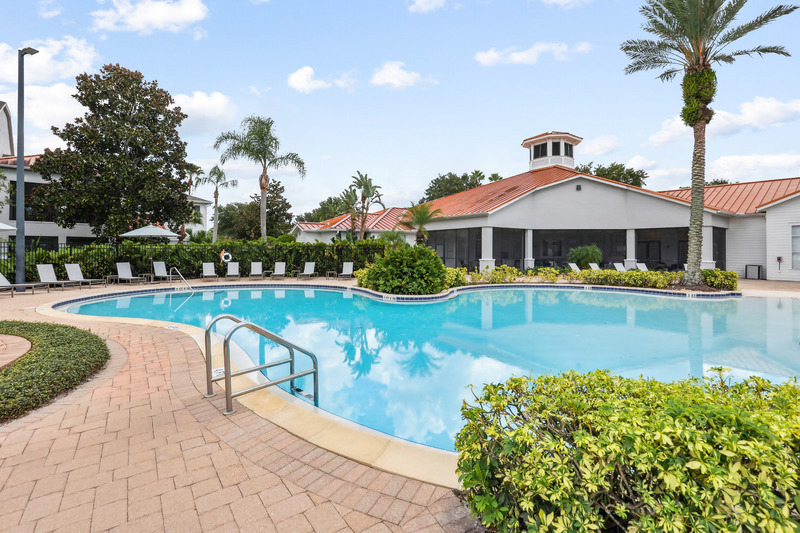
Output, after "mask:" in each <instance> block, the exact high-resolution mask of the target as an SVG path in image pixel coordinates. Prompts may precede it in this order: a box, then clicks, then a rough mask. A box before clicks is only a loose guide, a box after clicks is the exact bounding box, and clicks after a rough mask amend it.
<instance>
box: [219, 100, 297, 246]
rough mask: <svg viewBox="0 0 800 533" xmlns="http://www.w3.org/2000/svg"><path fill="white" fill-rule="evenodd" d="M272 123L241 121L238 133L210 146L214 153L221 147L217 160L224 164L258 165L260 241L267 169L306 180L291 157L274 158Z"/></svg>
mask: <svg viewBox="0 0 800 533" xmlns="http://www.w3.org/2000/svg"><path fill="white" fill-rule="evenodd" d="M274 126H275V122H274V121H273V120H272V119H271V118H268V117H267V118H265V117H260V116H257V115H252V116H250V117H247V118H246V119H244V120H243V121H242V130H243V131H242V132H241V133H239V132H235V131H228V132H225V133H221V134H220V135H219V137H217V140H216V141H215V142H214V149H215V150H219V149H220V147H221V146H223V145H225V151H224V152H222V155H221V156H220V158H219V160H220V163H222V164H225V162H226V161H227V160H228V159H240V158H243V159H247V160H249V161H252V162H254V163H257V164H259V165H261V176H260V177H259V179H258V186H259V187H260V188H261V238H262V239H266V237H267V188H268V187H269V173H268V171H269V169H271V168H275V169H277V168H282V167H286V166H293V167H294V168H295V169H297V172H299V173H300V178H301V179H302V178H304V177H305V176H306V165H305V163H304V162H303V160H302V159H301V158H300V156H299V155H297V154H295V153H293V152H292V153H289V154H283V155H278V151H279V150H280V146H281V143H280V141H279V140H278V138H277V137H276V136H275V127H274Z"/></svg>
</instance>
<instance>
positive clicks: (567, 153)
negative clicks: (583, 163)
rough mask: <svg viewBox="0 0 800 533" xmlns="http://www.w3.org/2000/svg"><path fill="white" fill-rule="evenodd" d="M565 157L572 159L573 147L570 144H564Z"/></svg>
mask: <svg viewBox="0 0 800 533" xmlns="http://www.w3.org/2000/svg"><path fill="white" fill-rule="evenodd" d="M564 155H565V156H567V157H572V145H571V144H570V143H564Z"/></svg>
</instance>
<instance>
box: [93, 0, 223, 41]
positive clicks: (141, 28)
mask: <svg viewBox="0 0 800 533" xmlns="http://www.w3.org/2000/svg"><path fill="white" fill-rule="evenodd" d="M111 3H112V4H113V7H112V8H111V9H104V10H99V11H93V12H92V13H91V15H92V17H94V25H93V27H92V29H94V30H97V31H134V32H138V33H140V34H143V35H146V34H149V33H152V32H154V31H170V32H179V31H183V30H184V29H186V28H188V27H189V26H191V25H193V24H196V23H197V22H200V21H201V20H203V19H204V18H206V15H208V7H207V6H206V5H205V4H204V3H203V0H111ZM195 35H197V34H196V33H195Z"/></svg>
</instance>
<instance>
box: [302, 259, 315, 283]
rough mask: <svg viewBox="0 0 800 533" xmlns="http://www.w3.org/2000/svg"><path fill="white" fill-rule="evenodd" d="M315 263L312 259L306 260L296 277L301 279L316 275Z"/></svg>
mask: <svg viewBox="0 0 800 533" xmlns="http://www.w3.org/2000/svg"><path fill="white" fill-rule="evenodd" d="M315 265H316V263H315V262H314V261H306V264H305V265H304V266H303V271H302V272H300V273H298V274H297V277H298V278H303V279H311V278H313V277H314V276H316V275H317V273H316V272H315V271H314V267H315Z"/></svg>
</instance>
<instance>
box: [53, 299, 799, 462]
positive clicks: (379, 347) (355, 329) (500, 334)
mask: <svg viewBox="0 0 800 533" xmlns="http://www.w3.org/2000/svg"><path fill="white" fill-rule="evenodd" d="M67 310H68V311H69V312H71V313H79V314H85V315H101V316H118V317H137V318H152V319H158V320H164V321H170V322H181V323H185V324H190V325H195V326H199V327H204V326H205V325H206V324H207V323H208V322H209V321H210V320H211V319H212V318H213V317H215V316H217V315H219V314H222V313H230V314H232V315H235V316H238V317H241V318H242V319H244V320H248V321H251V322H253V323H255V324H258V325H260V326H262V327H264V328H266V329H269V330H271V331H273V332H275V333H277V334H279V335H281V336H282V337H284V338H287V339H289V340H291V341H292V342H294V343H296V344H298V345H300V346H303V347H304V348H307V349H309V350H311V351H312V352H314V353H315V354H316V355H317V357H318V358H319V365H320V407H321V408H322V409H324V410H326V411H329V412H332V413H334V414H336V415H338V416H342V417H344V418H347V419H349V420H352V421H354V422H357V423H359V424H362V425H365V426H368V427H371V428H373V429H375V430H378V431H382V432H385V433H388V434H390V435H395V436H397V437H401V438H403V439H407V440H410V441H412V442H417V443H421V444H426V445H430V446H434V447H437V448H441V449H445V450H452V449H453V439H454V437H455V434H456V433H457V432H458V430H459V429H460V428H461V424H462V423H461V419H460V407H461V402H462V400H464V399H467V400H468V399H469V398H470V397H471V395H470V392H469V390H468V388H467V387H468V385H470V384H472V385H475V386H480V385H481V384H483V383H486V382H495V381H501V380H504V379H506V378H508V377H509V376H511V375H527V374H534V375H536V374H541V373H550V374H552V373H558V372H562V371H565V370H569V369H574V370H578V371H581V372H586V371H590V370H594V369H597V368H606V369H610V370H612V371H614V372H616V373H618V374H621V375H624V376H630V377H636V376H639V375H640V374H641V375H644V376H647V377H654V378H657V379H661V380H674V379H682V378H685V377H688V376H690V375H694V376H701V375H703V373H704V372H705V371H707V370H708V368H710V367H713V366H726V367H730V368H731V369H732V371H731V373H732V374H733V376H734V377H736V378H744V377H747V376H750V375H759V376H763V377H765V378H768V379H771V380H774V381H783V380H786V379H789V378H792V377H797V376H800V300H791V299H776V298H735V299H713V300H705V299H683V298H681V299H677V298H664V297H657V296H650V295H643V294H631V293H623V292H600V291H588V290H554V289H535V288H526V289H503V290H491V289H490V290H480V291H472V292H467V293H464V294H460V295H458V296H457V297H455V298H452V299H449V300H444V301H434V302H425V303H390V302H384V301H379V300H375V299H372V298H369V297H366V296H363V295H361V294H357V293H354V292H351V291H341V290H332V289H321V288H305V289H292V288H280V287H250V288H235V289H216V290H208V291H202V292H196V293H195V294H193V295H191V294H189V293H187V292H165V291H160V292H155V293H148V294H141V295H132V296H122V297H116V298H113V299H105V300H100V301H86V302H81V303H77V304H74V305H71V306H69V308H68V309H67ZM222 326H223V328H227V327H230V324H224V325H222ZM221 331H224V329H223V330H221ZM234 340H235V341H236V342H237V344H239V345H240V346H241V347H242V348H243V349H244V350H246V351H247V352H248V353H249V354H250V355H251V357H253V358H254V359H255V360H257V361H258V360H269V359H271V358H279V357H282V356H283V354H284V353H285V352H283V351H282V350H281V349H278V348H274V347H273V346H272V345H270V344H269V343H267V342H266V341H264V340H262V339H261V338H260V337H258V336H256V335H254V334H251V333H249V332H247V331H241V332H237V333H236V335H235V337H234ZM302 368H303V367H302V366H301V367H300V369H302ZM280 376H281V375H280V374H274V375H273V374H270V377H271V378H275V377H280ZM301 387H303V388H305V389H306V390H308V389H309V388H310V379H309V381H308V383H307V384H306V386H303V385H302V384H301Z"/></svg>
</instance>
